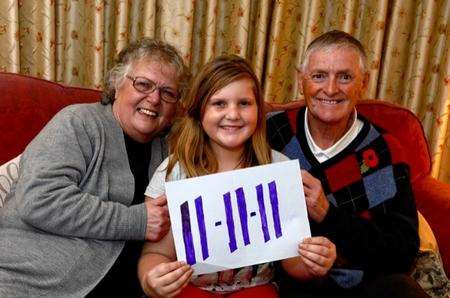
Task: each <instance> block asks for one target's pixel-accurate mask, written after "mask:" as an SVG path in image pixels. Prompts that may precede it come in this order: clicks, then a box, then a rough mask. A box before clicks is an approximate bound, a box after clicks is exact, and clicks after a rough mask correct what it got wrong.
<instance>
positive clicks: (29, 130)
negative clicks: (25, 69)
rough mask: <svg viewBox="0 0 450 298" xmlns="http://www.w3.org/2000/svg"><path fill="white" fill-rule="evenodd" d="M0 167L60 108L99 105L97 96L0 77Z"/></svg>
mask: <svg viewBox="0 0 450 298" xmlns="http://www.w3.org/2000/svg"><path fill="white" fill-rule="evenodd" d="M0 92H1V93H0V115H1V117H0V165H1V164H3V163H5V162H7V161H8V160H11V159H12V158H14V157H16V156H17V155H19V154H21V153H22V151H23V150H24V149H25V147H26V146H27V144H28V143H29V142H30V141H31V140H32V139H33V138H34V137H35V136H36V135H37V133H38V132H39V131H40V130H41V129H42V128H43V127H44V125H45V124H46V123H47V122H48V121H49V120H50V119H51V118H52V117H53V115H55V114H56V113H57V112H58V111H59V110H61V109H62V108H63V107H65V106H67V105H69V104H73V103H86V102H95V101H99V100H100V97H101V92H100V91H97V90H92V89H86V88H77V87H69V86H64V85H62V84H58V83H54V82H50V81H46V80H43V79H38V78H34V77H29V76H25V75H20V74H12V73H0Z"/></svg>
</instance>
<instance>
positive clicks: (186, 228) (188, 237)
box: [180, 201, 196, 265]
mask: <svg viewBox="0 0 450 298" xmlns="http://www.w3.org/2000/svg"><path fill="white" fill-rule="evenodd" d="M180 210H181V224H182V226H183V240H184V250H185V252H186V261H187V263H188V264H189V265H193V264H195V263H196V260H195V249H194V243H193V241H192V233H191V218H190V216H189V204H188V202H187V201H186V202H184V203H183V204H181V205H180Z"/></svg>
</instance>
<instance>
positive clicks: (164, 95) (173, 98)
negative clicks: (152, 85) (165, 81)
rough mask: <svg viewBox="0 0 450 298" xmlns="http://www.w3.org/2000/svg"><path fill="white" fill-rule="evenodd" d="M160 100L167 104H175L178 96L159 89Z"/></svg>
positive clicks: (168, 90)
mask: <svg viewBox="0 0 450 298" xmlns="http://www.w3.org/2000/svg"><path fill="white" fill-rule="evenodd" d="M160 92H161V98H162V99H163V100H165V101H167V102H176V101H177V100H178V95H177V94H176V93H175V92H174V91H172V90H170V89H161V90H160Z"/></svg>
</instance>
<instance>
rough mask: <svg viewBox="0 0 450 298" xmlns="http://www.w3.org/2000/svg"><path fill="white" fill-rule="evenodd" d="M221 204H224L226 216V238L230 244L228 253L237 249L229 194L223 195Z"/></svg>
mask: <svg viewBox="0 0 450 298" xmlns="http://www.w3.org/2000/svg"><path fill="white" fill-rule="evenodd" d="M223 202H224V203H225V214H226V216H227V227H228V237H229V238H230V242H229V243H228V245H229V246H230V252H234V251H235V250H236V249H237V246H236V235H235V233H234V221H233V209H231V195H230V193H229V192H227V193H226V194H224V195H223Z"/></svg>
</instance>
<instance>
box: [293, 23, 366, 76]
mask: <svg viewBox="0 0 450 298" xmlns="http://www.w3.org/2000/svg"><path fill="white" fill-rule="evenodd" d="M345 47H347V48H351V49H354V50H356V52H357V53H358V55H359V65H360V67H361V71H362V72H363V73H365V72H366V69H367V68H366V67H367V66H366V64H367V62H366V60H367V56H366V51H365V50H364V47H363V45H362V44H361V42H359V40H357V39H356V38H354V37H353V36H351V35H350V34H348V33H346V32H344V31H340V30H333V31H328V32H326V33H324V34H322V35H320V36H318V37H317V38H316V39H314V40H313V41H312V42H311V43H310V44H309V45H308V47H307V48H306V51H305V54H304V55H303V62H302V64H301V66H300V70H301V71H302V72H305V71H306V67H307V66H308V63H309V58H310V56H311V53H312V52H314V51H317V50H332V49H336V48H345Z"/></svg>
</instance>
